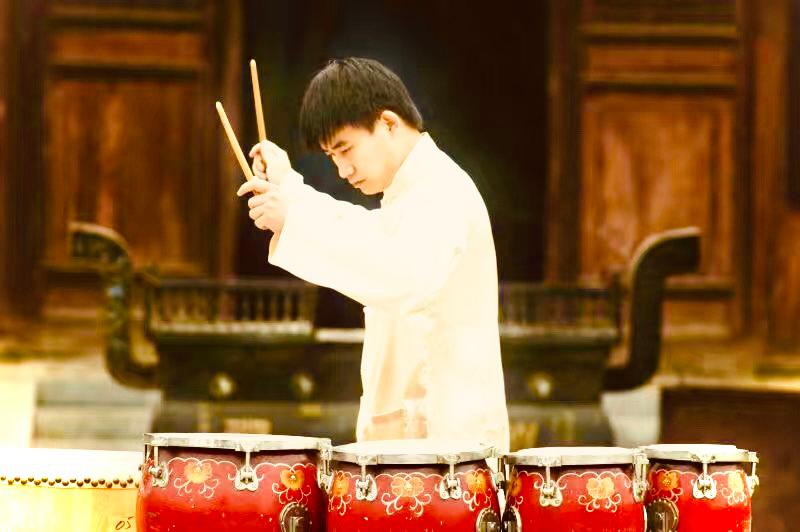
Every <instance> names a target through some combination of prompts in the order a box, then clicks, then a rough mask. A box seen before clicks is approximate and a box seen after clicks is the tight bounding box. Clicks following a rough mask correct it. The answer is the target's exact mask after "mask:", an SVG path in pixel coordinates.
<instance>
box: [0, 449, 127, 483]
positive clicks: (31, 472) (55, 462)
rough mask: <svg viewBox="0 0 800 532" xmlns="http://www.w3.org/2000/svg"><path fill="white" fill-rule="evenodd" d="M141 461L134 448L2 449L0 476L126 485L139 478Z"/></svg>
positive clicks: (52, 481) (8, 478)
mask: <svg viewBox="0 0 800 532" xmlns="http://www.w3.org/2000/svg"><path fill="white" fill-rule="evenodd" d="M141 464H142V454H141V453H138V452H133V451H90V450H84V449H3V452H2V453H0V480H3V481H9V480H11V481H16V482H19V481H22V480H25V481H28V482H37V481H38V483H39V484H41V483H42V482H44V483H45V484H47V483H48V482H49V483H50V485H52V486H61V487H66V486H73V487H74V486H80V485H84V484H90V485H91V484H92V483H99V484H104V483H105V484H107V485H113V486H119V487H125V486H122V485H121V484H125V485H126V486H127V485H133V484H134V483H136V482H138V481H139V479H140V473H139V467H140V466H141ZM17 479H19V480H17ZM100 481H102V482H100ZM114 481H116V482H114ZM37 485H38V484H37Z"/></svg>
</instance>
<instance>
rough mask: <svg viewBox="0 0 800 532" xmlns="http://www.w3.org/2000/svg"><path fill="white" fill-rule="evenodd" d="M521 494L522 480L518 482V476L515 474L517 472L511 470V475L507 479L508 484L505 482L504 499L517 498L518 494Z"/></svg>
mask: <svg viewBox="0 0 800 532" xmlns="http://www.w3.org/2000/svg"><path fill="white" fill-rule="evenodd" d="M521 492H522V480H520V478H519V474H517V470H516V469H512V470H511V474H510V475H509V477H508V482H506V498H508V499H515V498H517V497H519V494H520V493H521Z"/></svg>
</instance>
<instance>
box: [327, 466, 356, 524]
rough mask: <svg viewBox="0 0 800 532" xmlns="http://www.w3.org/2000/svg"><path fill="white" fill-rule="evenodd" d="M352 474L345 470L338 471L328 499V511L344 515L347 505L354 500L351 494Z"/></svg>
mask: <svg viewBox="0 0 800 532" xmlns="http://www.w3.org/2000/svg"><path fill="white" fill-rule="evenodd" d="M351 478H352V475H351V474H350V473H346V472H344V471H337V472H336V474H335V475H334V476H333V483H332V484H331V496H330V498H329V499H328V511H330V512H337V513H338V514H339V515H344V514H345V513H346V512H347V506H348V505H349V504H350V503H351V502H352V501H353V496H352V495H350V484H351V482H350V479H351Z"/></svg>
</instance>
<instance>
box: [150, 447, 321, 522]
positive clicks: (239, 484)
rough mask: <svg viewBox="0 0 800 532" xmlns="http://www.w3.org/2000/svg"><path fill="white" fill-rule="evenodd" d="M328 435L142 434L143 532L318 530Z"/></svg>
mask: <svg viewBox="0 0 800 532" xmlns="http://www.w3.org/2000/svg"><path fill="white" fill-rule="evenodd" d="M328 447H329V440H324V439H318V438H302V437H296V436H267V435H256V434H203V433H199V434H145V459H144V466H143V467H142V482H141V487H140V489H139V496H138V500H137V508H136V516H137V517H136V519H137V523H138V527H139V528H138V530H139V532H156V531H158V532H162V531H166V530H169V531H171V532H181V531H186V532H189V531H191V532H196V531H198V530H214V531H215V532H219V531H225V530H236V531H239V532H241V531H250V530H253V531H255V530H258V531H259V532H261V531H272V532H292V531H305V532H317V531H322V530H324V516H325V494H324V493H323V492H322V490H321V489H320V488H319V487H318V484H317V462H318V459H319V453H320V450H321V449H327V448H328Z"/></svg>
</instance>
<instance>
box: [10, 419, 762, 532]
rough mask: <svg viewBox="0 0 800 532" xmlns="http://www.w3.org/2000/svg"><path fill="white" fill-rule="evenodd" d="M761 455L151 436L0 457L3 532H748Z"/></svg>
mask: <svg viewBox="0 0 800 532" xmlns="http://www.w3.org/2000/svg"><path fill="white" fill-rule="evenodd" d="M142 458H143V459H142ZM757 462H758V458H757V456H756V453H754V452H750V451H746V450H743V449H739V448H737V447H735V446H732V445H697V444H692V445H652V446H647V447H642V448H638V449H625V448H618V447H550V448H533V449H525V450H521V451H518V452H513V453H496V452H495V451H494V450H493V449H492V448H490V447H486V446H483V445H480V444H476V443H472V442H463V441H448V440H397V441H391V440H387V441H373V442H360V443H353V444H348V445H343V446H337V447H331V445H330V442H329V441H328V440H326V439H320V438H307V437H298V436H278V435H254V434H207V433H205V434H204V433H196V434H195V433H193V434H175V433H169V434H166V433H161V434H146V435H145V451H144V457H142V454H141V453H133V452H113V451H83V450H52V449H25V450H20V451H14V452H6V453H3V458H2V460H0V532H5V531H22V530H47V531H60V530H63V531H70V532H92V531H103V532H106V531H112V530H139V531H140V532H167V531H170V532H182V531H187V532H188V531H192V532H195V531H206V530H208V531H233V530H236V531H240V532H249V531H273V532H301V531H302V532H321V531H325V530H329V531H342V532H344V531H348V532H351V531H381V532H388V531H410V530H414V531H435V530H449V531H463V532H473V531H476V532H498V531H502V530H505V531H510V532H515V531H523V530H524V531H526V532H527V531H547V532H568V531H569V532H577V531H593V532H612V531H613V532H644V531H655V532H667V531H681V532H701V531H702V532H716V531H719V532H729V531H735V532H742V531H750V530H751V497H752V495H753V491H754V490H755V488H756V486H757V485H758V477H757V475H756V464H757Z"/></svg>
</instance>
